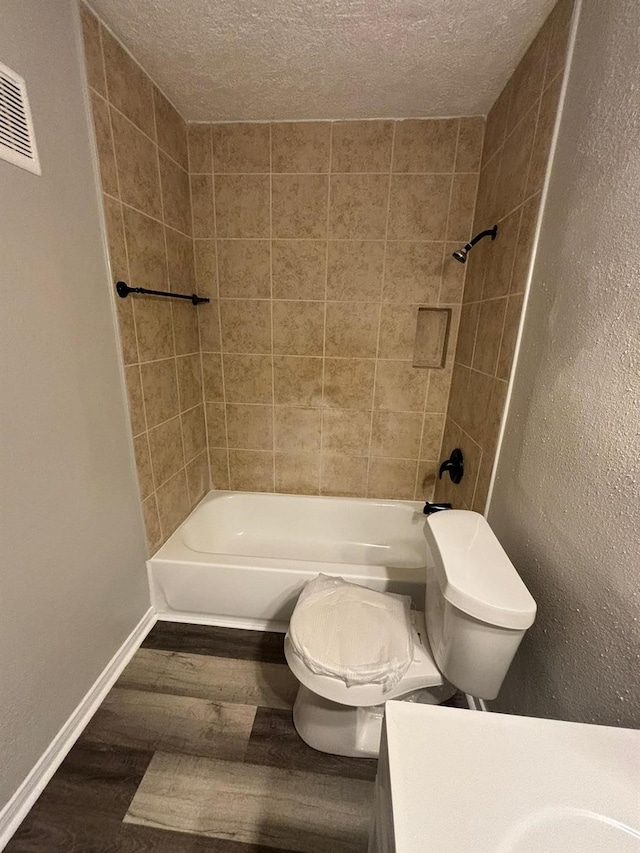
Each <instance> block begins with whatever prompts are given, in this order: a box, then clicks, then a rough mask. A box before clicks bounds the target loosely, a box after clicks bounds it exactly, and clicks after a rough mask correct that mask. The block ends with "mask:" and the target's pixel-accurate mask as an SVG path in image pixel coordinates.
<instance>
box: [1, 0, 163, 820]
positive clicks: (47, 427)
mask: <svg viewBox="0 0 640 853" xmlns="http://www.w3.org/2000/svg"><path fill="white" fill-rule="evenodd" d="M76 15H77V10H76V3H75V2H74V0H57V2H55V3H52V2H50V0H4V2H3V3H2V26H0V57H2V61H3V62H5V63H6V64H7V65H8V66H9V67H10V68H13V69H14V70H15V71H16V72H17V73H18V74H20V75H21V76H22V77H24V79H25V81H26V84H27V91H28V95H29V100H30V104H31V109H32V112H33V121H34V127H35V133H36V139H37V145H38V152H39V155H40V161H41V165H42V175H41V176H36V175H33V174H30V173H29V172H26V171H24V170H22V169H19V168H17V167H16V166H13V165H11V164H9V163H7V162H5V161H0V199H1V202H0V204H1V206H2V214H3V215H2V248H1V249H0V290H1V291H2V310H0V359H1V362H2V370H1V371H0V400H1V412H0V483H1V488H0V585H1V592H0V598H1V602H2V603H1V605H0V609H1V611H2V617H1V618H0V648H1V649H2V664H1V665H0V673H1V674H0V767H1V768H2V770H1V772H0V812H1V811H2V808H3V806H4V805H5V803H6V802H7V800H8V799H9V798H10V797H11V795H12V794H13V793H14V791H15V790H16V789H17V788H18V786H19V785H20V784H21V782H22V781H23V779H24V778H25V777H26V775H27V774H28V773H29V771H30V770H31V768H32V767H33V766H34V765H35V763H36V761H37V760H38V759H39V758H40V756H41V755H42V753H43V752H44V750H45V749H46V748H47V747H48V746H49V744H50V743H51V741H52V739H53V737H54V736H55V735H56V734H57V733H58V731H59V730H60V729H61V728H62V726H63V725H64V723H65V722H66V721H67V719H68V717H69V716H70V714H71V713H72V712H73V711H74V709H75V708H76V706H77V705H78V703H79V702H80V701H81V700H82V698H83V697H84V695H85V694H86V692H87V691H88V690H89V688H90V687H91V686H92V684H93V683H94V681H95V680H96V678H98V676H99V675H100V673H101V672H102V670H103V669H104V667H105V666H106V665H107V663H108V662H109V660H110V659H111V658H112V657H113V655H114V654H115V653H116V652H117V650H118V648H119V647H120V645H121V644H122V643H123V641H124V640H125V639H126V637H127V635H128V634H129V633H130V632H131V630H132V629H133V628H134V626H135V625H136V623H137V622H138V620H139V619H140V618H141V617H142V616H143V614H144V613H145V611H146V610H147V608H148V607H149V590H148V587H147V580H146V575H145V566H144V561H145V547H144V533H143V530H142V519H141V516H140V511H139V505H138V495H137V490H136V483H135V472H134V467H133V453H132V449H131V446H130V439H129V436H128V423H127V412H126V405H125V392H124V385H123V381H122V376H121V373H120V368H119V364H118V343H117V334H116V328H115V317H114V315H113V310H112V302H111V297H110V293H109V276H108V271H107V265H106V262H105V253H104V248H103V239H102V228H101V221H100V207H99V204H100V202H99V198H98V190H97V186H96V178H97V176H96V173H95V168H94V162H93V151H92V143H91V136H90V134H91V130H90V127H89V121H90V120H89V116H88V114H87V110H86V109H85V102H84V84H83V77H82V58H81V47H80V33H79V22H78V21H77V18H76ZM4 829H6V825H5V826H2V820H0V834H1V831H2V830H4Z"/></svg>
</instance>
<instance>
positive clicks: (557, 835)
mask: <svg viewBox="0 0 640 853" xmlns="http://www.w3.org/2000/svg"><path fill="white" fill-rule="evenodd" d="M571 850H576V851H578V850H580V851H582V850H590V851H601V850H615V851H617V853H639V851H640V832H638V830H636V829H633V827H630V826H627V825H626V824H623V823H620V822H619V821H617V820H613V819H612V818H610V817H606V816H605V815H601V814H596V813H595V812H589V811H586V810H581V809H553V808H549V809H543V810H542V811H540V812H535V813H533V814H531V815H530V816H529V818H528V819H527V820H526V821H523V823H522V824H518V825H515V826H514V827H512V829H511V831H510V833H509V837H507V838H505V840H504V842H503V843H502V844H501V845H500V847H499V848H498V853H542V851H544V853H567V851H571Z"/></svg>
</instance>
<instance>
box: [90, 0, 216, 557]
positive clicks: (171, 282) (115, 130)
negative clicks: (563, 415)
mask: <svg viewBox="0 0 640 853" xmlns="http://www.w3.org/2000/svg"><path fill="white" fill-rule="evenodd" d="M81 15H82V24H83V33H84V42H85V55H86V64H87V73H88V77H89V83H90V87H91V102H92V108H93V120H94V127H95V132H96V139H97V144H98V152H99V158H100V167H101V169H100V170H101V178H102V189H103V192H104V196H103V201H104V210H105V217H106V221H107V229H108V234H109V254H110V259H111V270H112V275H113V281H114V282H115V281H117V280H118V279H124V280H125V281H126V282H128V283H129V284H130V285H131V286H132V287H147V288H151V289H155V290H175V291H177V292H183V293H192V292H193V291H194V289H195V272H194V258H193V239H192V219H191V200H190V190H189V176H188V172H187V169H188V157H187V131H186V125H185V123H184V121H183V120H182V118H181V117H180V116H179V115H178V113H177V112H176V111H175V110H174V108H173V107H172V106H171V104H170V103H169V102H168V101H167V100H166V98H164V96H163V95H162V93H161V92H160V91H159V90H158V88H157V87H156V86H155V85H154V84H153V82H152V81H151V80H150V79H149V77H148V76H147V75H146V74H145V73H144V71H143V70H142V69H141V68H140V66H139V65H137V64H136V63H135V61H134V60H133V59H132V58H131V57H130V56H129V55H128V54H127V52H126V51H125V50H124V49H123V48H122V46H121V45H120V44H119V43H118V41H116V39H114V38H113V36H112V35H111V33H110V32H109V31H108V30H107V29H106V28H105V27H104V26H102V25H101V24H100V22H99V21H98V19H97V18H96V17H95V16H94V15H93V14H92V13H91V12H90V11H89V10H88V9H87V8H86V7H84V6H82V7H81ZM114 298H115V299H116V303H117V310H118V318H119V324H120V337H121V342H122V357H123V360H124V364H125V371H126V377H127V386H128V394H129V412H130V416H131V429H132V431H133V435H134V447H135V453H136V462H137V468H138V481H139V485H140V492H141V496H142V499H143V503H142V506H143V510H144V518H145V523H146V528H147V539H148V543H149V547H150V549H151V550H154V549H155V548H156V547H157V546H158V545H159V544H160V543H161V542H162V541H164V540H165V539H166V538H167V537H168V536H169V535H170V534H171V533H173V531H174V530H175V528H176V527H177V526H178V524H179V523H180V522H181V521H182V520H183V519H184V517H185V516H186V515H187V514H188V513H189V512H190V510H191V509H192V507H193V506H194V505H195V504H196V503H197V501H198V500H200V498H201V497H202V495H203V494H204V493H205V492H206V491H207V490H208V487H209V466H208V459H207V450H206V431H205V420H204V406H203V400H202V379H201V359H200V340H199V334H198V319H197V318H198V310H197V309H196V308H195V307H194V306H193V305H191V303H189V302H178V301H177V300H176V301H171V300H166V299H161V298H158V297H146V296H129V297H127V299H125V300H123V299H120V298H118V297H114Z"/></svg>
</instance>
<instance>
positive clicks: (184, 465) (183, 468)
mask: <svg viewBox="0 0 640 853" xmlns="http://www.w3.org/2000/svg"><path fill="white" fill-rule="evenodd" d="M152 95H153V93H152ZM151 109H152V112H153V128H154V133H155V135H156V139H157V138H158V120H157V115H156V102H155V98H154V97H153V96H152V98H151ZM155 148H156V162H157V168H158V183H159V187H160V212H161V215H162V241H163V245H164V265H165V275H166V277H167V279H166V280H167V286H168V288H169V291H171V280H170V278H169V251H168V245H167V232H166V230H165V224H166V223H165V220H166V216H165V208H164V187H163V183H162V169H161V168H160V146H159V145H158V144H157V143H156V146H155ZM189 206H191V192H189ZM191 224H192V228H193V222H192V223H191ZM169 315H170V317H171V338H172V341H173V356H171V360H172V361H173V375H174V377H175V383H176V394H177V397H178V417H179V419H180V441H181V443H182V465H181V466H180V468H179V469H178V470H177V471H176V472H175V473H174V474H173V475H172V476H171V477H169V478H167V480H166V481H165V482H168V481H169V480H170V479H172V478H173V477H177V476H178V474H180V473H181V472H182V471H184V485H185V487H186V491H187V501H188V503H189V506H190V504H191V495H190V493H189V480H188V477H187V462H186V460H187V454H186V451H185V443H184V429H183V424H182V395H181V393H180V381H179V378H178V361H177V359H176V352H177V347H176V329H175V320H174V306H173V305H170V306H169ZM169 420H170V419H168V420H167V421H166V422H167V423H168V422H169ZM156 426H160V424H156ZM151 467H152V469H153V468H154V464H153V457H152V458H151ZM154 480H155V471H154ZM161 485H164V484H161ZM158 488H159V486H157V487H156V500H157V493H158ZM187 514H188V513H187ZM158 515H159V512H158ZM182 521H184V518H181V519H180V522H182ZM160 528H161V530H162V536H163V541H164V540H165V539H168V537H169V536H170V535H171V534H166V535H165V533H166V531H165V530H164V526H163V524H162V519H160ZM171 533H173V531H171Z"/></svg>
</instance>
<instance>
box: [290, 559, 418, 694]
mask: <svg viewBox="0 0 640 853" xmlns="http://www.w3.org/2000/svg"><path fill="white" fill-rule="evenodd" d="M287 636H288V637H289V641H290V644H291V647H292V649H293V651H294V652H295V653H296V654H297V656H298V657H299V658H300V660H301V661H302V662H303V663H304V665H305V666H306V667H307V669H309V670H311V672H312V673H314V674H316V675H324V676H328V677H330V678H331V677H335V678H338V679H341V680H342V681H344V682H345V684H346V685H347V686H348V687H354V686H356V685H370V684H380V685H382V686H383V688H384V690H385V691H389V690H390V689H391V688H392V687H394V686H395V685H396V684H397V683H398V681H400V679H401V678H402V677H403V675H404V674H405V673H406V671H407V670H408V668H409V666H410V665H411V662H412V660H413V645H414V642H413V636H412V628H411V599H410V598H409V597H408V596H404V595H392V594H389V593H383V592H377V591H375V590H373V589H368V588H367V587H364V586H360V585H359V584H355V583H350V582H348V581H345V580H343V578H340V577H330V576H328V575H323V574H320V575H318V577H317V578H314V579H313V580H312V581H309V583H307V585H306V586H305V588H304V589H303V591H302V592H301V594H300V597H299V598H298V602H297V604H296V606H295V609H294V611H293V614H292V616H291V621H290V623H289V630H288V632H287Z"/></svg>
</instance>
